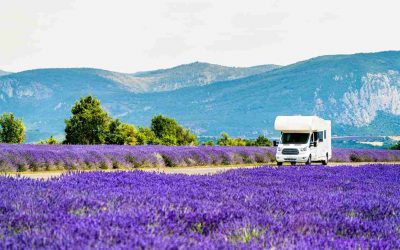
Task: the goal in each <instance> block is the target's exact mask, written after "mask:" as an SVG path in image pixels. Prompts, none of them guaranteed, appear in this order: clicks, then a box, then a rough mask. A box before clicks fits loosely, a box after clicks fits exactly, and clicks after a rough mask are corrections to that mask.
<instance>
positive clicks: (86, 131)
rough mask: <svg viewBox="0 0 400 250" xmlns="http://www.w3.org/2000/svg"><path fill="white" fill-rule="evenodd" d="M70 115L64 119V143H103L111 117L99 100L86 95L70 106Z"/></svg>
mask: <svg viewBox="0 0 400 250" xmlns="http://www.w3.org/2000/svg"><path fill="white" fill-rule="evenodd" d="M71 112H72V117H71V118H70V119H67V120H65V124H66V127H65V143H66V144H104V143H105V142H106V138H107V134H108V132H109V124H110V121H111V118H110V117H109V116H108V114H107V113H106V112H105V111H104V110H103V108H102V107H101V105H100V101H99V100H98V99H97V98H95V97H93V96H87V97H84V98H81V99H80V100H79V101H78V102H76V103H75V105H74V106H73V107H72V110H71Z"/></svg>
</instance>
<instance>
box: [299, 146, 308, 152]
mask: <svg viewBox="0 0 400 250" xmlns="http://www.w3.org/2000/svg"><path fill="white" fill-rule="evenodd" d="M307 148H308V147H304V148H300V151H303V152H304V151H307Z"/></svg>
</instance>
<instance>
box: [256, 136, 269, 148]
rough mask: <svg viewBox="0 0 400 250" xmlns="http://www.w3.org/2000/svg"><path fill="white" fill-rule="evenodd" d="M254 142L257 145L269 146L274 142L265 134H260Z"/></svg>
mask: <svg viewBox="0 0 400 250" xmlns="http://www.w3.org/2000/svg"><path fill="white" fill-rule="evenodd" d="M254 144H255V146H267V147H270V146H272V142H271V141H270V140H268V138H267V137H265V136H263V135H260V136H258V137H257V139H256V141H255V143H254Z"/></svg>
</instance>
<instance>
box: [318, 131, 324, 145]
mask: <svg viewBox="0 0 400 250" xmlns="http://www.w3.org/2000/svg"><path fill="white" fill-rule="evenodd" d="M318 141H320V142H323V141H324V132H323V131H319V132H318Z"/></svg>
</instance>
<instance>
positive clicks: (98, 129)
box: [0, 96, 271, 146]
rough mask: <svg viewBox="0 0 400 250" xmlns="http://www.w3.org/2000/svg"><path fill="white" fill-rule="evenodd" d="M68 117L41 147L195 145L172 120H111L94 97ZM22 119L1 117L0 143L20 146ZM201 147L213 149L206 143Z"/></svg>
mask: <svg viewBox="0 0 400 250" xmlns="http://www.w3.org/2000/svg"><path fill="white" fill-rule="evenodd" d="M71 113H72V115H71V117H70V118H69V119H66V120H65V139H64V141H61V142H60V141H57V140H56V138H55V137H54V136H50V137H49V138H47V139H45V140H41V141H40V142H39V143H40V144H60V143H63V144H83V145H89V144H116V145H158V144H160V145H177V146H180V145H198V144H199V142H198V139H197V136H196V135H195V134H193V133H191V131H190V130H189V129H186V128H184V127H183V126H182V125H180V124H178V123H177V121H176V120H175V119H173V118H170V117H167V116H163V115H156V116H154V117H153V118H152V120H151V124H150V126H149V127H141V126H139V127H138V128H136V127H135V126H134V125H132V124H129V123H124V122H122V121H120V120H119V119H114V118H112V117H111V116H110V115H109V114H108V113H107V112H106V111H105V110H104V109H103V108H102V107H101V103H100V100H99V99H97V98H95V97H93V96H86V97H82V98H80V100H79V101H77V102H75V104H74V106H73V107H72V109H71ZM25 130H26V128H25V125H24V123H23V122H22V119H18V118H15V117H14V115H13V114H12V113H4V114H3V115H1V116H0V142H1V143H22V142H24V139H25ZM216 143H217V144H218V145H221V146H271V141H269V140H268V139H267V138H266V137H265V136H259V137H258V138H257V139H255V140H250V139H242V138H231V137H229V135H228V134H227V133H222V134H221V137H220V138H218V139H217V141H216ZM202 144H203V145H214V141H207V142H204V143H202Z"/></svg>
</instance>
